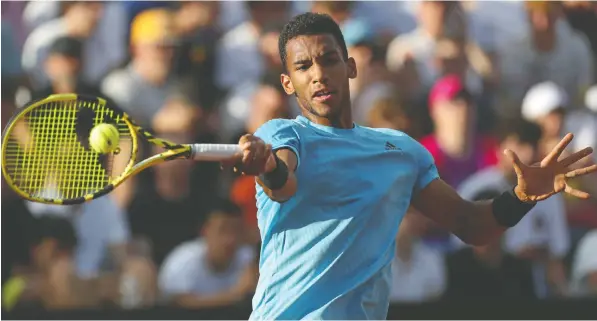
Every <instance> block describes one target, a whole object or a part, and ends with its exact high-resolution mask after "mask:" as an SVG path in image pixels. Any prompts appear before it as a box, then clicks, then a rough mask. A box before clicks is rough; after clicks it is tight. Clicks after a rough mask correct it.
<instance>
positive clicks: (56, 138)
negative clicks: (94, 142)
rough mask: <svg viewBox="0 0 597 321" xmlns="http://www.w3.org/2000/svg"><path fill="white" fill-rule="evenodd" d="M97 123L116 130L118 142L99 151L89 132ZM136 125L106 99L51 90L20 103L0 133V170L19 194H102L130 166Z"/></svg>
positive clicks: (55, 200)
mask: <svg viewBox="0 0 597 321" xmlns="http://www.w3.org/2000/svg"><path fill="white" fill-rule="evenodd" d="M101 123H109V124H112V125H114V126H115V127H116V128H117V129H118V132H119V135H120V139H119V142H118V147H117V148H116V150H115V151H114V152H112V153H107V154H99V153H97V152H95V151H94V150H93V149H91V148H90V146H89V134H90V132H91V129H92V128H93V127H94V126H97V125H99V124H101ZM138 132H139V127H138V126H137V125H135V124H134V123H133V122H132V121H131V120H130V118H129V117H128V115H127V114H126V113H124V112H122V111H121V110H119V109H117V108H115V106H113V105H110V104H109V103H108V102H107V101H106V100H104V99H102V98H98V97H90V96H84V95H78V94H60V95H51V96H49V97H46V98H44V99H40V100H38V101H35V102H32V103H30V104H28V105H27V106H25V107H23V108H21V109H20V110H19V112H18V113H17V114H15V115H14V116H13V117H12V118H11V120H10V121H9V123H8V125H7V127H6V128H5V130H4V132H3V137H2V173H3V175H4V178H5V179H6V182H7V184H8V185H9V186H10V187H11V188H12V189H13V190H14V191H15V192H16V193H17V194H19V195H20V196H21V197H23V198H25V199H27V200H30V201H33V202H38V203H46V204H58V205H72V204H80V203H83V202H86V201H90V200H92V199H95V198H98V197H100V196H103V195H105V194H107V193H109V192H110V191H112V190H113V189H114V187H116V186H118V185H119V184H120V183H121V182H122V180H123V179H124V178H125V177H126V175H127V173H128V172H129V171H130V170H131V169H132V168H133V165H134V164H135V159H136V156H137V153H138V137H137V133H138Z"/></svg>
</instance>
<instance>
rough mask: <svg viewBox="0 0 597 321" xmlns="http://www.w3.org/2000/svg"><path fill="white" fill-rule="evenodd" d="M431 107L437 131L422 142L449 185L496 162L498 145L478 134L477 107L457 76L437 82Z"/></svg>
mask: <svg viewBox="0 0 597 321" xmlns="http://www.w3.org/2000/svg"><path fill="white" fill-rule="evenodd" d="M429 109H430V113H431V118H432V120H433V124H434V127H435V131H434V133H433V134H431V135H428V136H426V137H424V138H423V139H422V140H421V143H422V144H423V146H425V147H426V148H427V149H428V150H429V152H430V153H431V155H432V156H433V158H434V159H435V163H436V165H437V168H438V170H439V173H440V175H441V176H442V179H443V180H445V181H446V182H447V183H448V184H450V185H452V186H458V185H459V184H460V183H461V182H462V181H463V180H464V179H466V178H467V177H468V176H469V175H471V174H473V173H474V172H476V171H478V170H481V169H483V168H486V167H488V166H492V165H495V164H496V163H497V149H496V147H497V144H496V142H495V140H494V139H493V138H492V137H489V136H486V135H478V134H477V130H476V127H477V126H476V124H477V117H478V116H477V106H475V103H474V101H473V96H472V95H471V93H470V92H469V91H468V90H467V89H466V88H465V87H464V84H463V82H462V80H461V79H460V78H459V77H458V76H456V75H448V76H445V77H443V78H441V79H440V80H438V81H437V82H436V84H435V85H434V86H433V88H432V89H431V93H430V95H429Z"/></svg>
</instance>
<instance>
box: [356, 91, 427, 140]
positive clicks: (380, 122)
mask: <svg viewBox="0 0 597 321" xmlns="http://www.w3.org/2000/svg"><path fill="white" fill-rule="evenodd" d="M418 107H419V106H417V105H416V104H413V103H411V102H405V101H401V100H400V99H399V98H397V97H393V98H388V99H381V100H378V101H377V102H376V103H375V104H374V105H373V106H372V107H371V110H370V111H369V114H368V115H367V116H368V117H367V122H366V123H365V125H366V126H370V127H374V128H391V129H395V130H399V131H402V132H404V133H406V134H407V135H409V136H410V137H412V138H414V139H417V140H418V139H420V138H421V137H422V136H423V127H422V123H421V122H422V120H421V118H422V115H421V113H420V109H419V108H418Z"/></svg>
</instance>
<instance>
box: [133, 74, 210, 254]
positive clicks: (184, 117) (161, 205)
mask: <svg viewBox="0 0 597 321" xmlns="http://www.w3.org/2000/svg"><path fill="white" fill-rule="evenodd" d="M191 88H192V86H189V88H188V89H189V90H192V89H191ZM183 94H184V95H183ZM185 96H186V97H185ZM201 116H202V110H201V109H200V108H199V107H198V106H197V101H196V100H193V98H191V97H190V93H189V92H187V93H182V92H180V93H177V94H171V95H168V96H167V97H166V98H165V103H164V105H163V106H161V107H160V109H158V110H157V112H156V113H155V116H154V118H153V120H152V123H151V124H152V125H151V127H152V128H154V132H155V135H157V136H158V137H163V138H165V139H168V140H170V141H173V142H178V143H183V142H184V143H188V142H192V141H194V140H195V137H196V136H197V130H198V128H197V124H198V123H200V122H202V120H201ZM162 151H163V149H162V148H161V147H158V146H151V150H149V151H148V152H149V153H150V154H156V153H160V152H162ZM195 165H196V166H202V167H203V166H207V167H206V169H205V172H209V174H208V175H210V176H204V177H199V178H200V179H199V180H197V181H196V179H197V176H196V175H195V174H196V172H195V169H196V166H195ZM217 174H218V165H217V163H215V164H214V163H205V164H196V163H195V162H193V161H189V160H179V161H175V162H165V163H163V164H159V165H157V166H154V167H152V168H151V169H148V170H147V171H146V172H145V173H141V174H140V175H138V176H137V177H136V178H135V180H134V181H133V184H131V187H130V188H131V194H132V195H131V199H130V202H128V203H127V207H128V210H129V213H130V216H129V220H130V224H131V229H132V232H133V235H134V236H135V238H136V239H137V238H140V237H142V238H146V239H147V240H148V241H149V243H150V244H151V246H152V248H153V253H152V254H153V259H154V262H155V263H156V264H158V265H159V264H161V262H162V261H163V259H164V257H165V256H166V255H167V253H168V252H170V251H171V250H172V249H173V248H174V247H176V246H177V245H178V244H180V243H181V242H184V241H188V240H189V239H192V238H193V237H194V236H195V235H196V233H195V226H197V225H198V224H200V222H201V221H202V217H204V215H205V208H206V207H208V206H209V205H210V203H211V201H212V199H213V197H214V191H213V190H210V187H213V186H214V184H215V182H214V180H215V178H214V175H217ZM196 183H198V184H199V186H196V185H195V184H196ZM211 189H213V188H211ZM164 213H169V215H164Z"/></svg>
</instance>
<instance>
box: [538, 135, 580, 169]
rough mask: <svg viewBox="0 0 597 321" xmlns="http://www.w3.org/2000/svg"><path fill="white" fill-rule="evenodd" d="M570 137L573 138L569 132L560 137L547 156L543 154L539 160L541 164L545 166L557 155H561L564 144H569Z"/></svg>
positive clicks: (564, 147) (556, 157)
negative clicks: (542, 157) (543, 156)
mask: <svg viewBox="0 0 597 321" xmlns="http://www.w3.org/2000/svg"><path fill="white" fill-rule="evenodd" d="M572 138H574V135H572V134H570V133H568V134H566V136H564V138H562V140H561V141H560V142H559V143H558V144H557V145H556V147H554V148H553V149H552V150H551V152H550V153H549V154H548V155H547V156H545V158H544V159H543V160H542V161H541V166H547V165H548V164H551V163H552V162H554V161H556V160H557V159H558V157H560V155H562V152H563V151H564V150H565V149H566V146H568V144H570V142H571V141H572Z"/></svg>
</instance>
